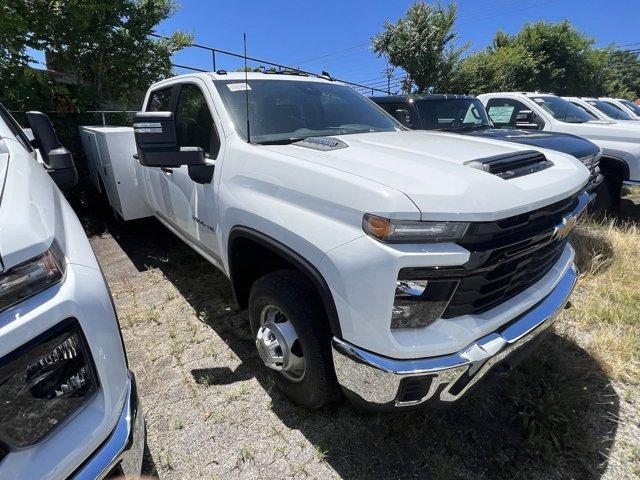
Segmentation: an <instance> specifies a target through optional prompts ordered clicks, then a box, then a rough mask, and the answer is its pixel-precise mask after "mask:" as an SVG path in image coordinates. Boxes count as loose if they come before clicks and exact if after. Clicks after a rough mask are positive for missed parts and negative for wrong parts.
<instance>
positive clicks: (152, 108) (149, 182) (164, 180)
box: [141, 85, 178, 221]
mask: <svg viewBox="0 0 640 480" xmlns="http://www.w3.org/2000/svg"><path fill="white" fill-rule="evenodd" d="M177 91H178V87H176V86H174V85H172V86H170V87H164V88H160V89H158V90H154V91H152V92H151V94H150V95H149V100H148V101H147V105H146V106H145V111H147V112H169V111H171V110H173V108H172V107H173V105H174V103H175V100H173V99H175V97H176V95H177ZM141 172H142V176H143V181H142V184H143V185H144V189H145V194H146V197H147V203H148V204H149V206H150V207H151V209H152V210H153V211H154V213H155V214H156V215H157V216H159V217H160V218H162V219H163V220H165V221H168V219H170V218H171V217H172V216H173V213H172V210H171V194H170V192H169V175H170V174H171V172H170V171H169V170H168V169H165V170H162V169H160V168H156V167H142V169H141Z"/></svg>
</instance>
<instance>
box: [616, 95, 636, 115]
mask: <svg viewBox="0 0 640 480" xmlns="http://www.w3.org/2000/svg"><path fill="white" fill-rule="evenodd" d="M615 100H616V101H618V103H621V104H622V105H623V106H625V107H627V108H628V109H629V111H631V112H633V114H634V115H635V116H636V117H639V118H640V105H638V104H637V103H634V102H632V101H630V100H627V99H625V98H616V99H615ZM636 101H637V100H636Z"/></svg>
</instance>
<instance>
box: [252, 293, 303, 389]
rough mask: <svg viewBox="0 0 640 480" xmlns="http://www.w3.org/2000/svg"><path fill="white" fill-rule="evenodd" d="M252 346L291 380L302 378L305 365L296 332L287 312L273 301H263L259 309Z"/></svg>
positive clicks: (264, 360)
mask: <svg viewBox="0 0 640 480" xmlns="http://www.w3.org/2000/svg"><path fill="white" fill-rule="evenodd" d="M256 347H257V348H258V354H259V355H260V358H261V359H262V361H263V362H264V364H265V365H266V366H267V367H269V368H271V369H273V370H278V371H279V372H280V373H281V374H282V375H283V376H284V377H285V378H287V379H288V380H290V381H292V382H296V383H297V382H301V381H302V379H303V378H304V374H305V370H306V366H305V361H304V354H303V352H302V345H301V344H300V340H299V339H298V334H297V333H296V330H295V328H293V325H292V324H291V322H290V321H289V319H288V318H287V316H286V315H285V314H284V313H282V311H281V310H280V309H279V308H277V307H275V306H274V305H267V306H265V307H264V308H263V309H262V311H261V312H260V328H259V329H258V332H257V334H256Z"/></svg>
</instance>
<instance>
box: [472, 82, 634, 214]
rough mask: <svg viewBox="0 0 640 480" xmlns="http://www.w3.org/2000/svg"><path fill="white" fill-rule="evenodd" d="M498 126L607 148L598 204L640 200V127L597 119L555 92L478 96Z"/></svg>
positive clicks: (616, 203)
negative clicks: (557, 135) (565, 136)
mask: <svg viewBox="0 0 640 480" xmlns="http://www.w3.org/2000/svg"><path fill="white" fill-rule="evenodd" d="M478 98H479V99H480V100H481V101H482V103H483V104H484V106H485V108H486V109H487V113H488V114H489V117H491V120H492V122H493V124H494V125H496V126H497V127H512V128H525V129H526V128H529V129H535V130H542V131H549V132H562V133H572V134H574V135H577V136H579V137H583V138H586V139H587V140H591V141H592V142H593V143H595V144H596V145H598V146H599V147H600V148H602V157H600V170H601V172H602V173H603V174H604V181H603V183H602V185H601V188H600V190H599V191H598V198H597V199H596V204H597V206H598V207H599V208H601V209H607V208H614V209H615V208H616V207H617V206H618V205H619V204H620V199H621V198H625V199H628V200H630V201H632V202H634V203H635V202H637V201H638V199H640V129H638V127H637V126H636V125H634V124H632V123H631V122H629V124H622V123H611V122H610V121H606V120H598V119H594V118H593V116H592V115H590V114H589V113H587V112H585V111H584V110H583V109H582V108H580V107H578V106H576V105H574V104H573V103H571V102H569V101H568V100H565V99H564V98H560V97H557V96H555V95H551V94H544V93H538V92H504V93H486V94H483V95H478Z"/></svg>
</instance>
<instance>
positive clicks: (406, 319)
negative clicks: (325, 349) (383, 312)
mask: <svg viewBox="0 0 640 480" xmlns="http://www.w3.org/2000/svg"><path fill="white" fill-rule="evenodd" d="M457 286H458V280H398V282H397V283H396V295H395V299H394V303H393V310H392V314H391V329H392V330H399V329H404V328H424V327H426V326H428V325H429V324H431V323H433V322H435V321H436V320H437V319H438V318H440V316H441V315H442V312H444V310H445V308H447V305H448V304H449V300H450V299H451V296H452V295H453V292H454V291H455V289H456V287H457Z"/></svg>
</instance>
